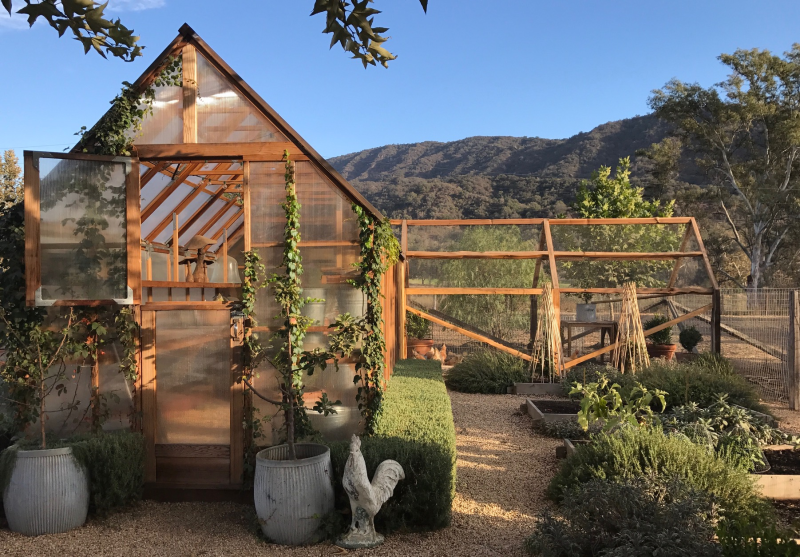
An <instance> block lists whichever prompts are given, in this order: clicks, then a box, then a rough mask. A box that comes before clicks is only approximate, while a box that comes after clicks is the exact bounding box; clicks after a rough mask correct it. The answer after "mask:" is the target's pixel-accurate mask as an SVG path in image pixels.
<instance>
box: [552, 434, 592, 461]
mask: <svg viewBox="0 0 800 557" xmlns="http://www.w3.org/2000/svg"><path fill="white" fill-rule="evenodd" d="M587 443H591V441H590V440H589V439H564V446H563V447H556V458H568V457H570V456H572V455H574V454H575V451H576V450H577V448H578V447H580V446H581V445H586V444H587Z"/></svg>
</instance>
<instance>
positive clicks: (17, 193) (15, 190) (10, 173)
mask: <svg viewBox="0 0 800 557" xmlns="http://www.w3.org/2000/svg"><path fill="white" fill-rule="evenodd" d="M22 193H23V188H22V169H20V167H19V159H17V155H16V154H15V153H14V150H13V149H8V150H7V151H5V152H4V153H3V157H2V159H0V203H2V204H3V206H6V207H7V206H10V205H13V204H15V203H17V202H18V201H22Z"/></svg>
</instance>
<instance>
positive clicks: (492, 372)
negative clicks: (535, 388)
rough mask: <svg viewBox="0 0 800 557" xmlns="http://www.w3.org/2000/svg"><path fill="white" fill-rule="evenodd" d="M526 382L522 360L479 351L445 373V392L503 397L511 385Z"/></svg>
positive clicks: (525, 368)
mask: <svg viewBox="0 0 800 557" xmlns="http://www.w3.org/2000/svg"><path fill="white" fill-rule="evenodd" d="M529 380H530V370H528V368H527V365H526V364H525V361H524V360H522V359H521V358H517V357H516V356H512V355H511V354H507V353H506V352H500V351H499V350H479V351H477V352H472V353H470V354H468V355H467V357H466V358H464V360H463V361H462V362H460V363H458V364H456V365H455V366H453V368H452V369H451V370H450V371H448V372H447V373H446V374H445V378H444V382H445V384H446V385H447V388H448V389H452V390H454V391H459V392H462V393H484V394H506V389H507V388H508V387H512V386H513V385H514V383H524V382H527V381H529Z"/></svg>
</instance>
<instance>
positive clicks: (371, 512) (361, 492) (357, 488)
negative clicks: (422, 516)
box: [336, 435, 406, 549]
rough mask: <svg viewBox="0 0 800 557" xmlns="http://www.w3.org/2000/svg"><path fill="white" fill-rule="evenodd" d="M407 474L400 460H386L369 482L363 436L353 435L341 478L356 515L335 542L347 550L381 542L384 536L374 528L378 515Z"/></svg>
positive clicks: (351, 507) (374, 545) (371, 545)
mask: <svg viewBox="0 0 800 557" xmlns="http://www.w3.org/2000/svg"><path fill="white" fill-rule="evenodd" d="M405 477H406V475H405V473H404V472H403V467H402V466H400V464H399V463H398V462H395V461H394V460H384V461H383V462H381V463H380V464H379V465H378V469H377V470H375V476H374V477H373V478H372V482H370V481H369V476H367V465H366V464H364V456H363V455H362V454H361V439H359V438H358V437H357V436H356V435H353V437H352V438H351V439H350V456H349V457H348V458H347V464H345V466H344V477H343V478H342V483H343V485H344V490H345V492H346V493H347V496H348V497H350V510H352V512H353V518H352V521H351V522H350V530H348V531H347V533H346V534H345V535H344V536H342V537H341V538H340V539H339V540H337V541H336V545H338V546H339V547H343V548H345V549H360V548H365V547H376V546H378V545H380V544H382V543H383V536H382V535H380V534H379V533H377V532H376V531H375V515H376V514H378V511H380V510H381V507H382V506H383V504H384V503H385V502H386V501H388V500H389V497H391V496H392V493H394V487H395V486H396V485H397V482H399V481H400V480H402V479H405Z"/></svg>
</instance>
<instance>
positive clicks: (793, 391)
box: [787, 290, 800, 410]
mask: <svg viewBox="0 0 800 557" xmlns="http://www.w3.org/2000/svg"><path fill="white" fill-rule="evenodd" d="M788 356H789V357H788V358H787V360H788V366H789V409H790V410H798V409H800V295H798V291H797V290H791V291H790V292H789V355H788Z"/></svg>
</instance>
